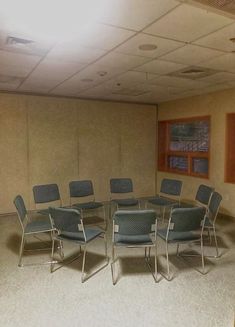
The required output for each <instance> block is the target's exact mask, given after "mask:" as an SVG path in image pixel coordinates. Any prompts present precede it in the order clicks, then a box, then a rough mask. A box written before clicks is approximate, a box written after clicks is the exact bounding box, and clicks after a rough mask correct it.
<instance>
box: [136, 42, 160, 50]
mask: <svg viewBox="0 0 235 327" xmlns="http://www.w3.org/2000/svg"><path fill="white" fill-rule="evenodd" d="M139 49H140V50H142V51H153V50H156V49H157V45H155V44H148V43H146V44H141V45H139Z"/></svg>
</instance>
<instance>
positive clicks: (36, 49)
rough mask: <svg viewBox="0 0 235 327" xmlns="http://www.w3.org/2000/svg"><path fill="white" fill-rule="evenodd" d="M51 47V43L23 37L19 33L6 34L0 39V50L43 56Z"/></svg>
mask: <svg viewBox="0 0 235 327" xmlns="http://www.w3.org/2000/svg"><path fill="white" fill-rule="evenodd" d="M51 47H52V45H51V44H47V43H45V42H41V41H35V40H32V39H30V38H27V37H26V38H25V37H23V36H21V35H20V34H19V35H18V34H14V35H7V36H6V37H5V38H4V40H3V41H0V48H1V50H7V51H11V52H18V53H25V54H32V55H39V56H44V55H45V54H46V53H47V52H48V51H49V49H50V48H51Z"/></svg>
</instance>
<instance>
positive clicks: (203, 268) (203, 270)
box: [201, 235, 205, 275]
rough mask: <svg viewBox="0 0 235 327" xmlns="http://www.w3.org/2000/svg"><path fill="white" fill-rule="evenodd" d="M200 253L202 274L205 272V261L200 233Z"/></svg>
mask: <svg viewBox="0 0 235 327" xmlns="http://www.w3.org/2000/svg"><path fill="white" fill-rule="evenodd" d="M201 255H202V274H203V275H204V274H205V262H204V248H203V237H202V235H201Z"/></svg>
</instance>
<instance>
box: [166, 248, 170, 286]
mask: <svg viewBox="0 0 235 327" xmlns="http://www.w3.org/2000/svg"><path fill="white" fill-rule="evenodd" d="M166 264H167V279H168V280H170V267H169V254H168V243H167V242H166Z"/></svg>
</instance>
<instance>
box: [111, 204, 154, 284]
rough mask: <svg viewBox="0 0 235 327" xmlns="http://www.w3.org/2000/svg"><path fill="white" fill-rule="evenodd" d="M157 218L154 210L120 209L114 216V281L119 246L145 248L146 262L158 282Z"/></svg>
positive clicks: (115, 279) (114, 281)
mask: <svg viewBox="0 0 235 327" xmlns="http://www.w3.org/2000/svg"><path fill="white" fill-rule="evenodd" d="M156 235H157V219H156V212H155V211H154V210H119V211H116V212H115V213H114V216H113V236H112V262H111V271H112V281H113V285H115V284H116V282H117V277H116V276H115V275H116V273H115V262H116V261H117V258H116V255H115V250H116V249H117V248H121V247H126V248H143V249H144V250H145V252H144V253H145V254H144V256H145V262H146V264H147V266H148V268H149V270H150V272H151V273H152V275H153V278H154V281H155V282H157V281H158V280H157V242H156V241H157V239H156ZM151 248H154V270H153V269H152V266H151V262H150V249H151Z"/></svg>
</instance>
